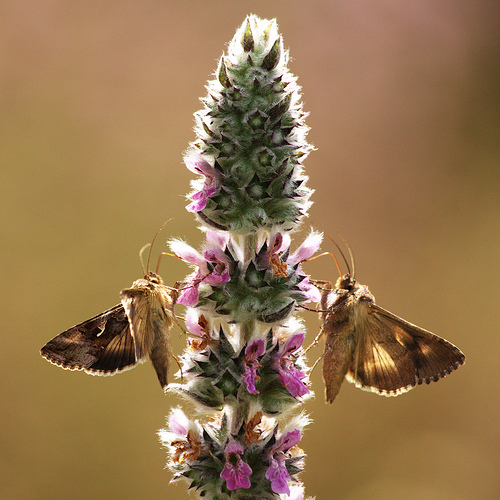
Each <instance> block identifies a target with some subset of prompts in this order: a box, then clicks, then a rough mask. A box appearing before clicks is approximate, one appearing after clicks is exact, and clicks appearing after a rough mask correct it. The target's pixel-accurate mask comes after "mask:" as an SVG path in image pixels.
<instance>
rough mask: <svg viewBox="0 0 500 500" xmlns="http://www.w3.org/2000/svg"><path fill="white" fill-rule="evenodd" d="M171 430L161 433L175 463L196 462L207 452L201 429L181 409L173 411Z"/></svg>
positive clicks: (170, 418)
mask: <svg viewBox="0 0 500 500" xmlns="http://www.w3.org/2000/svg"><path fill="white" fill-rule="evenodd" d="M168 427H169V430H168V431H166V430H162V431H160V433H159V434H160V438H161V440H162V441H163V442H164V443H165V444H166V445H167V446H169V447H170V449H171V455H170V457H171V459H172V461H173V463H176V464H182V463H185V462H189V461H193V460H196V459H197V458H198V457H199V456H200V454H203V453H205V452H206V446H205V444H204V443H203V442H202V438H201V435H202V433H201V428H200V427H199V425H198V424H196V423H194V422H191V421H189V420H188V418H187V417H186V415H184V413H183V412H182V410H181V409H180V408H175V409H174V410H172V412H171V414H170V417H169V419H168Z"/></svg>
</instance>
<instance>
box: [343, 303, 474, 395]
mask: <svg viewBox="0 0 500 500" xmlns="http://www.w3.org/2000/svg"><path fill="white" fill-rule="evenodd" d="M370 309H371V311H370V314H369V315H368V317H367V321H366V326H365V328H364V330H363V331H362V332H360V333H359V339H358V345H357V349H356V353H355V355H354V359H353V361H352V363H351V366H350V367H349V371H348V373H347V379H348V380H349V381H350V382H354V383H355V384H356V386H357V387H360V388H362V389H365V390H369V391H372V392H376V393H378V394H382V395H384V396H397V395H398V394H402V393H403V392H407V391H409V390H410V389H412V388H413V387H415V385H417V384H422V383H423V382H425V383H427V384H428V383H430V382H432V381H434V382H435V381H437V380H439V379H440V378H442V377H444V376H445V375H447V374H449V373H451V372H452V371H453V370H455V369H456V368H458V367H459V366H460V365H462V364H463V363H464V361H465V356H464V355H463V353H462V352H461V351H460V350H459V349H458V348H457V347H455V346H454V345H453V344H451V343H450V342H448V341H446V340H444V339H442V338H441V337H438V336H437V335H434V334H433V333H431V332H428V331H427V330H424V329H423V328H420V327H418V326H416V325H413V324H411V323H408V322H407V321H405V320H403V319H401V318H399V317H397V316H395V315H394V314H392V313H390V312H389V311H386V310H385V309H382V308H381V307H379V306H377V305H376V304H373V303H372V304H370Z"/></svg>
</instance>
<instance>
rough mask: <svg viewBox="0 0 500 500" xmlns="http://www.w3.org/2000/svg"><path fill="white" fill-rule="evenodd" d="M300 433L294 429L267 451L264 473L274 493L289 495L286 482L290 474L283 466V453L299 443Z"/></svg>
mask: <svg viewBox="0 0 500 500" xmlns="http://www.w3.org/2000/svg"><path fill="white" fill-rule="evenodd" d="M300 437H301V436H300V431H299V430H298V429H295V430H293V431H291V432H287V433H286V434H284V435H283V436H281V438H280V439H278V441H277V442H276V443H275V444H274V445H273V446H271V449H270V450H269V456H270V460H271V462H270V464H269V467H268V469H267V471H266V477H267V479H269V481H271V488H272V489H273V491H274V492H275V493H280V494H281V493H286V494H287V495H290V487H289V486H288V481H289V480H290V474H289V472H288V469H287V468H286V464H285V460H286V457H285V452H287V451H288V450H289V449H290V448H292V447H293V446H296V445H297V443H298V442H299V441H300Z"/></svg>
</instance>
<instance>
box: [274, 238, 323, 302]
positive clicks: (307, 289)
mask: <svg viewBox="0 0 500 500" xmlns="http://www.w3.org/2000/svg"><path fill="white" fill-rule="evenodd" d="M322 238H323V236H322V235H321V234H320V233H316V232H314V231H313V232H311V233H310V234H309V236H308V237H307V238H306V239H305V240H304V242H303V243H302V245H300V246H299V248H297V250H295V252H293V254H291V255H290V256H289V257H288V259H287V260H286V262H282V261H281V259H280V256H281V255H282V254H283V253H284V252H285V251H286V250H287V249H288V248H289V246H290V236H289V235H288V234H285V235H282V234H281V233H276V234H275V235H274V238H273V239H272V240H271V242H270V245H269V254H268V255H269V265H270V266H271V267H272V269H273V273H274V275H275V276H285V277H286V276H288V274H287V269H288V266H290V267H294V266H296V265H297V264H299V265H298V267H297V274H298V275H299V276H301V277H302V278H303V279H302V280H301V281H300V282H299V283H298V285H297V286H298V288H299V290H300V291H301V292H302V294H303V295H304V296H305V300H304V302H319V301H320V300H321V294H320V292H319V290H318V289H317V288H316V287H315V286H314V285H313V284H312V283H311V282H310V281H309V278H308V277H307V275H306V274H305V273H304V271H303V270H302V267H301V265H300V263H301V262H302V261H303V260H307V259H308V258H309V257H312V256H313V255H314V254H315V253H316V252H317V251H318V248H319V246H320V244H321V240H322Z"/></svg>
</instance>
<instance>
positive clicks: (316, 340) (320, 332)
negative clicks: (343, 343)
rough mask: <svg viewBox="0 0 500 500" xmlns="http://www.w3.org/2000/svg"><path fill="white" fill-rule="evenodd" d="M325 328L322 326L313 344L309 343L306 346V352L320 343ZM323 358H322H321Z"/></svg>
mask: <svg viewBox="0 0 500 500" xmlns="http://www.w3.org/2000/svg"><path fill="white" fill-rule="evenodd" d="M324 333H325V332H324V330H323V328H321V330H320V331H319V333H318V335H316V338H315V339H314V340H313V342H312V344H311V345H309V346H308V347H306V348H305V350H304V352H307V351H308V350H309V349H311V348H313V347H314V346H316V345H318V343H319V339H320V338H321V336H322V335H323V334H324ZM320 359H321V358H320Z"/></svg>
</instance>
